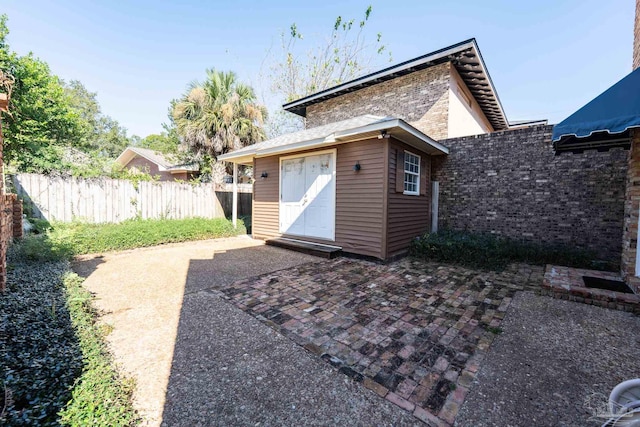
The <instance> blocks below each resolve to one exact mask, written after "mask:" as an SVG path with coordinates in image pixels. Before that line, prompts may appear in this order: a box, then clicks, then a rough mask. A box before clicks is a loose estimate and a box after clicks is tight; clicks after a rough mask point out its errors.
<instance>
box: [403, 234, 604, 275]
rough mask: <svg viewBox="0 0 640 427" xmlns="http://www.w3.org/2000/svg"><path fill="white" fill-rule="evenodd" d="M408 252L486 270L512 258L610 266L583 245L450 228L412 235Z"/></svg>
mask: <svg viewBox="0 0 640 427" xmlns="http://www.w3.org/2000/svg"><path fill="white" fill-rule="evenodd" d="M410 253H411V254H412V255H414V256H417V257H420V258H426V259H431V260H435V261H441V262H447V263H454V264H462V265H466V266H469V267H473V268H481V269H489V270H502V269H504V268H505V267H506V266H507V265H508V264H510V263H513V262H524V263H528V264H536V265H544V264H558V265H565V266H569V267H577V268H589V269H597V270H602V269H608V268H612V267H613V266H610V265H608V263H606V262H602V261H598V260H597V257H596V256H595V254H594V253H593V252H591V251H587V250H583V249H578V248H572V247H567V246H559V245H555V246H553V245H542V244H537V243H533V242H526V241H521V240H514V239H508V238H505V237H501V236H495V235H492V234H477V233H469V232H466V231H453V230H441V231H439V232H438V233H430V234H425V235H424V236H422V237H418V238H416V239H414V240H413V242H412V244H411V248H410Z"/></svg>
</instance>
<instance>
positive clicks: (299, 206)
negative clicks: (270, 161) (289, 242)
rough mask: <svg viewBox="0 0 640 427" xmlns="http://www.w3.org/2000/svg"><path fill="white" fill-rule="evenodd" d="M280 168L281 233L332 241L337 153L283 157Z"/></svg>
mask: <svg viewBox="0 0 640 427" xmlns="http://www.w3.org/2000/svg"><path fill="white" fill-rule="evenodd" d="M280 168H281V170H280V232H281V233H285V234H292V235H297V236H308V237H319V238H321V239H329V240H333V239H334V236H335V200H336V193H335V155H334V153H333V152H330V153H322V154H315V155H311V156H304V157H296V158H287V159H283V160H282V162H281V166H280Z"/></svg>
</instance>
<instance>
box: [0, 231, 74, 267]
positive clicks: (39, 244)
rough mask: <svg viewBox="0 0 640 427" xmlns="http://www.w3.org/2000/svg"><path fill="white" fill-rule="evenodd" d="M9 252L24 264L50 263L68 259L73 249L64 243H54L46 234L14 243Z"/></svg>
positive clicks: (31, 236)
mask: <svg viewBox="0 0 640 427" xmlns="http://www.w3.org/2000/svg"><path fill="white" fill-rule="evenodd" d="M9 252H10V253H12V254H13V255H14V257H15V258H16V259H20V260H22V261H24V262H50V261H62V260H66V259H69V258H70V257H71V256H72V254H73V248H72V247H71V246H69V244H67V243H66V242H64V241H54V240H52V239H51V238H49V236H48V235H47V234H40V235H30V236H26V237H25V238H23V239H20V240H18V241H16V242H15V243H14V244H13V245H12V246H11V247H10V249H9Z"/></svg>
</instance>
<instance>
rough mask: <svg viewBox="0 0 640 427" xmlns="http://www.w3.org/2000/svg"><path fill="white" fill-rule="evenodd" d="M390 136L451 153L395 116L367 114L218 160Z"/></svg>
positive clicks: (430, 150) (428, 149)
mask: <svg viewBox="0 0 640 427" xmlns="http://www.w3.org/2000/svg"><path fill="white" fill-rule="evenodd" d="M382 132H385V133H387V134H388V135H391V136H393V137H395V138H397V139H399V140H401V141H404V142H406V143H407V144H409V145H411V146H414V147H416V148H418V149H420V150H422V151H424V152H427V153H429V154H434V155H438V154H448V153H449V150H448V149H447V148H446V147H445V146H443V145H441V144H439V143H438V142H436V141H434V140H433V139H431V138H429V137H428V136H427V135H425V134H424V133H422V132H420V131H419V130H418V129H416V128H414V127H413V126H411V125H410V124H408V123H407V122H405V121H404V120H401V119H397V118H394V117H380V116H373V115H369V114H367V115H364V116H359V117H354V118H352V119H347V120H342V121H339V122H334V123H330V124H327V125H323V126H317V127H314V128H310V129H305V130H301V131H298V132H293V133H289V134H286V135H282V136H279V137H277V138H273V139H270V140H268V141H263V142H259V143H257V144H253V145H249V146H246V147H243V148H241V149H239V150H236V151H233V152H231V153H227V154H223V155H221V156H218V160H225V161H234V162H236V163H250V162H251V161H252V159H253V158H254V157H264V156H272V155H275V154H281V153H287V152H294V151H300V150H307V149H311V148H320V147H323V146H329V145H333V144H336V143H339V142H349V141H351V140H355V139H358V140H360V139H363V138H377V137H379V136H381V135H382Z"/></svg>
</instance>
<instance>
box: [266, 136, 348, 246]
mask: <svg viewBox="0 0 640 427" xmlns="http://www.w3.org/2000/svg"><path fill="white" fill-rule="evenodd" d="M327 153H330V154H331V155H332V157H333V161H332V162H331V163H332V168H331V169H332V170H331V179H332V181H333V197H331V211H332V212H333V215H332V216H333V221H332V222H333V227H332V228H333V229H332V233H331V238H330V239H327V238H325V237H316V236H305V235H299V234H292V233H285V232H284V231H283V230H282V219H281V214H282V209H280V207H281V205H282V176H283V173H282V161H283V160H288V159H297V158H301V157H310V156H318V155H321V154H327ZM337 163H338V150H337V149H335V148H332V149H328V150H319V151H311V152H307V153H303V154H291V155H289V156H280V158H279V159H278V231H279V232H280V233H282V234H286V235H289V236H299V237H311V238H314V239H321V240H329V241H331V242H335V240H336V189H337V188H336V187H337V185H336V167H337Z"/></svg>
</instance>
